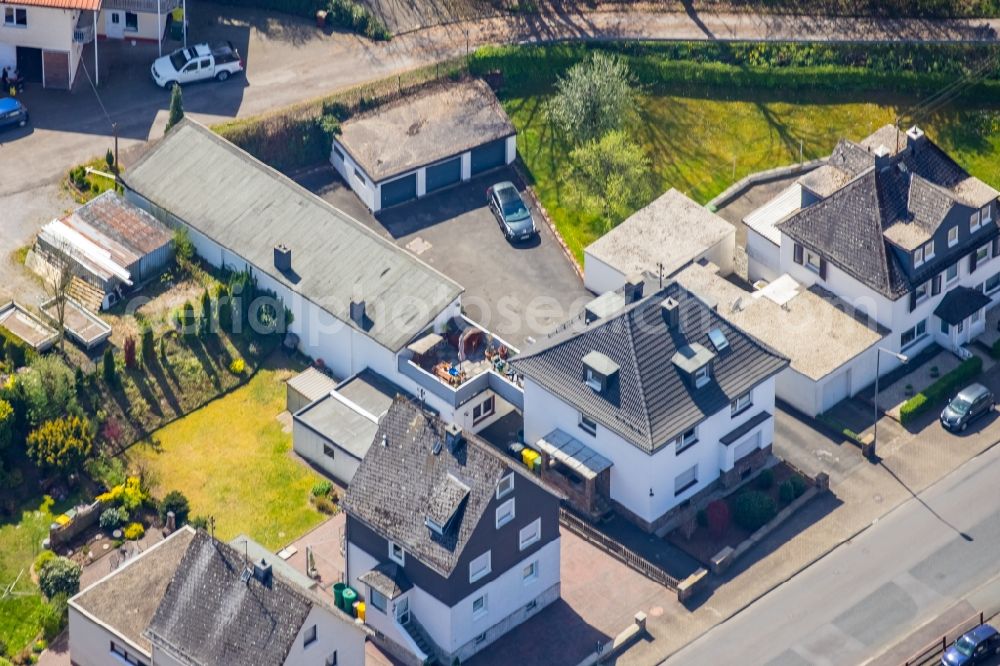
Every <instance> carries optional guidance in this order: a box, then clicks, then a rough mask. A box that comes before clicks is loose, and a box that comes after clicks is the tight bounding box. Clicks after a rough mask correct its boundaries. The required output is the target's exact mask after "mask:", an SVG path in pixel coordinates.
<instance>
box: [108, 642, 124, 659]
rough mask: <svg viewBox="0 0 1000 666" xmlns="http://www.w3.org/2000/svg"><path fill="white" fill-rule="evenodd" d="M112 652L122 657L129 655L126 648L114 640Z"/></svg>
mask: <svg viewBox="0 0 1000 666" xmlns="http://www.w3.org/2000/svg"><path fill="white" fill-rule="evenodd" d="M111 654H116V655H118V656H119V657H121V658H122V659H124V658H125V657H127V656H128V653H127V652H125V648H123V647H122V646H121V645H118V644H117V643H115V642H114V641H111Z"/></svg>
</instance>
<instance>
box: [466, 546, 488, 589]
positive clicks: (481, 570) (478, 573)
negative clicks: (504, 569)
mask: <svg viewBox="0 0 1000 666" xmlns="http://www.w3.org/2000/svg"><path fill="white" fill-rule="evenodd" d="M491 571H493V565H492V563H491V562H490V551H486V552H485V553H483V554H482V555H480V556H479V557H477V558H476V559H474V560H472V561H471V562H469V582H470V583H475V582H476V581H477V580H480V579H482V578H485V577H486V576H489V575H490V572H491Z"/></svg>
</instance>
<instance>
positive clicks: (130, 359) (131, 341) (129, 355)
mask: <svg viewBox="0 0 1000 666" xmlns="http://www.w3.org/2000/svg"><path fill="white" fill-rule="evenodd" d="M123 353H124V355H125V367H126V368H128V369H129V370H133V369H135V367H136V356H135V338H133V337H132V336H131V335H129V336H127V337H126V338H125V345H124V347H123Z"/></svg>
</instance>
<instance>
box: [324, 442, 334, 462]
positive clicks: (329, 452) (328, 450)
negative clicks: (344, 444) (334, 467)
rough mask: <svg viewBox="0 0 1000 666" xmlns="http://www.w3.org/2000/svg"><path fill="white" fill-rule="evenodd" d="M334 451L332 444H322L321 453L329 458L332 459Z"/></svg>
mask: <svg viewBox="0 0 1000 666" xmlns="http://www.w3.org/2000/svg"><path fill="white" fill-rule="evenodd" d="M335 453H336V450H335V449H334V448H333V447H332V446H330V445H329V444H324V445H323V455H324V456H326V457H327V458H329V459H330V460H333V458H334V454H335Z"/></svg>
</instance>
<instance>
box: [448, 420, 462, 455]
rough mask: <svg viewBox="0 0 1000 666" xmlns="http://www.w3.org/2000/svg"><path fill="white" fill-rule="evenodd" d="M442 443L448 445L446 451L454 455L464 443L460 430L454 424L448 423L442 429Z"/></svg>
mask: <svg viewBox="0 0 1000 666" xmlns="http://www.w3.org/2000/svg"><path fill="white" fill-rule="evenodd" d="M444 441H445V444H447V445H448V450H449V451H451V452H452V453H455V451H457V450H458V448H459V447H460V446H462V443H463V442H464V440H463V439H462V428H460V427H459V426H458V425H457V424H455V423H449V424H448V425H447V426H445V429H444Z"/></svg>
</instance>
